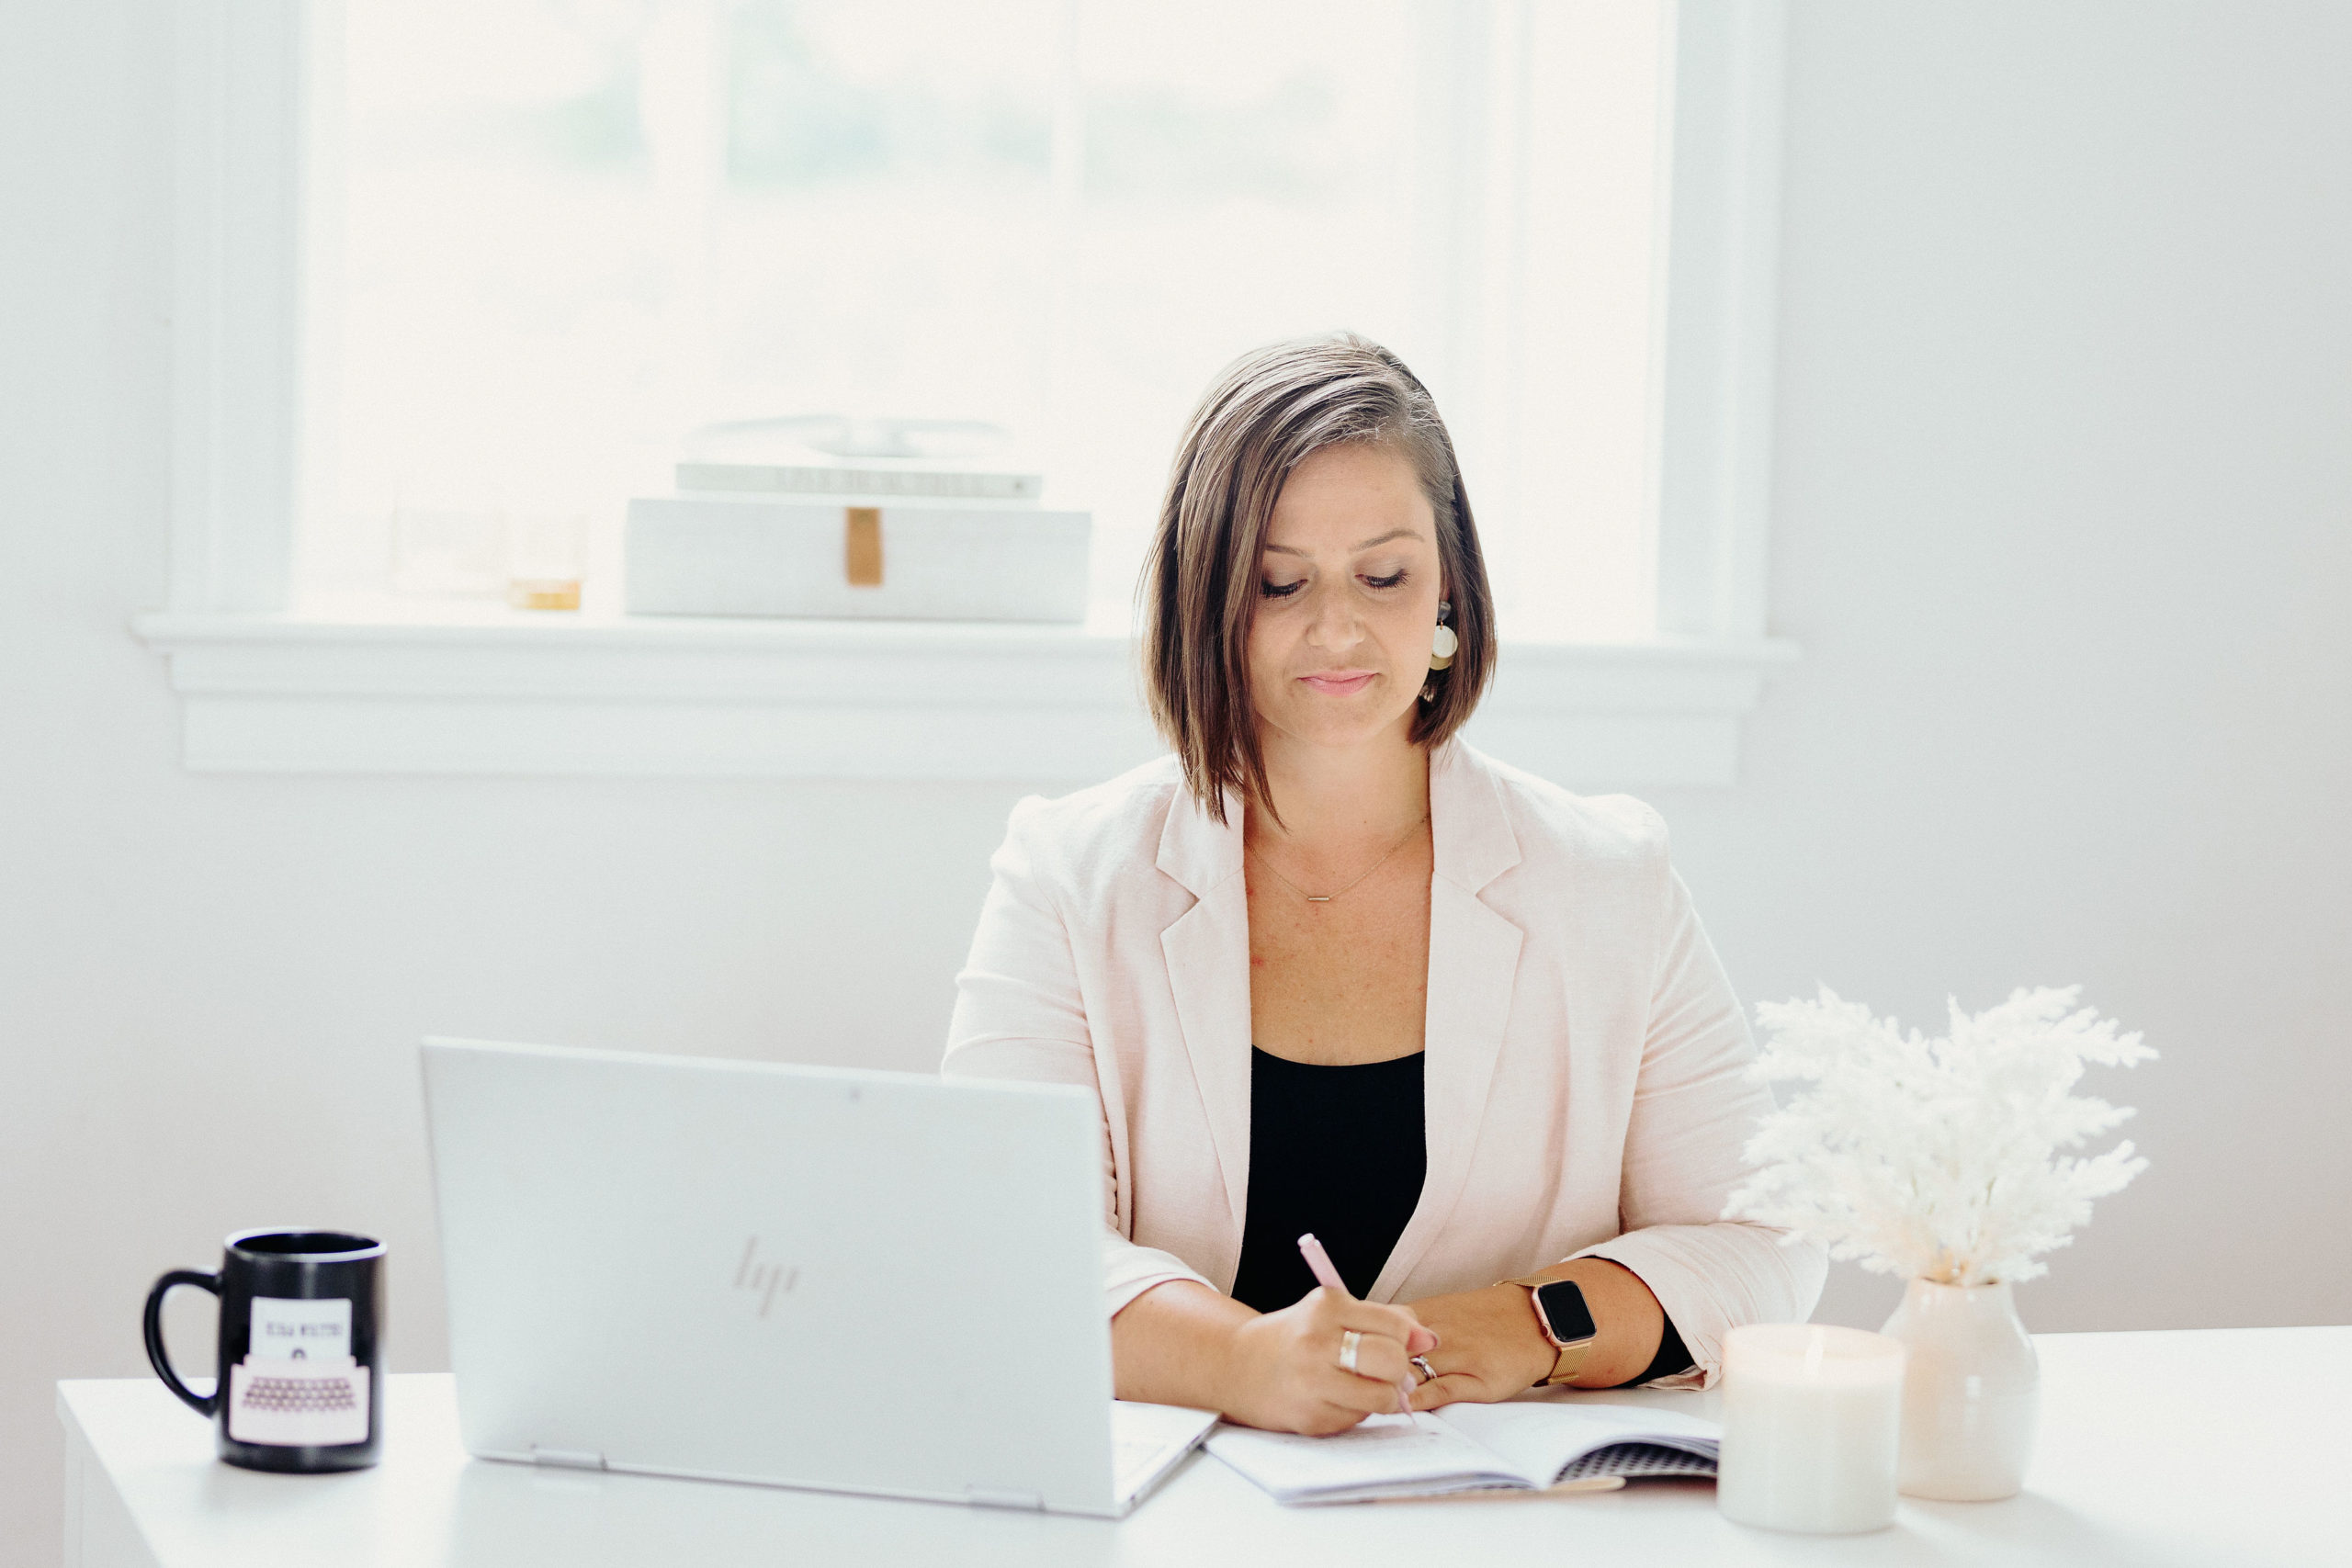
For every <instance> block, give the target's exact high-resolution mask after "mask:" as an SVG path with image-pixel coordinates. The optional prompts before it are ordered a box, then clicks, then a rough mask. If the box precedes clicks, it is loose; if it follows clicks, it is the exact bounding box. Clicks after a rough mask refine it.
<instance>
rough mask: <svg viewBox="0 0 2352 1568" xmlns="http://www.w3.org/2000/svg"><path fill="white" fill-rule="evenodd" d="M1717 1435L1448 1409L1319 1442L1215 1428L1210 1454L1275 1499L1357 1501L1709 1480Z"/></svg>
mask: <svg viewBox="0 0 2352 1568" xmlns="http://www.w3.org/2000/svg"><path fill="white" fill-rule="evenodd" d="M1722 1438H1723V1429H1722V1428H1721V1427H1717V1426H1716V1425H1715V1424H1714V1423H1713V1421H1708V1420H1703V1419H1702V1418H1701V1417H1699V1416H1691V1415H1686V1414H1684V1413H1683V1412H1681V1411H1677V1410H1652V1409H1644V1408H1642V1407H1639V1406H1636V1405H1628V1404H1555V1403H1550V1402H1538V1401H1532V1400H1531V1401H1524V1402H1512V1403H1506V1404H1453V1405H1448V1406H1447V1407H1446V1408H1445V1409H1444V1410H1443V1411H1442V1412H1437V1413H1433V1414H1430V1415H1424V1416H1421V1417H1420V1424H1419V1426H1418V1427H1415V1426H1413V1425H1412V1424H1410V1423H1408V1421H1407V1420H1406V1418H1405V1417H1404V1416H1367V1417H1366V1418H1365V1419H1364V1421H1363V1425H1361V1426H1358V1427H1352V1428H1351V1429H1350V1430H1348V1431H1345V1432H1341V1433H1340V1434H1338V1435H1337V1436H1336V1437H1329V1438H1302V1437H1299V1436H1297V1435H1296V1434H1295V1433H1290V1432H1261V1431H1259V1430H1257V1429H1256V1428H1255V1427H1232V1426H1219V1427H1217V1428H1216V1431H1214V1432H1212V1433H1210V1434H1209V1444H1208V1447H1209V1452H1211V1453H1213V1454H1215V1455H1216V1457H1217V1458H1218V1459H1220V1460H1222V1461H1225V1462H1226V1463H1227V1464H1229V1465H1231V1466H1232V1467H1233V1468H1234V1469H1236V1470H1238V1471H1239V1472H1241V1473H1242V1474H1243V1475H1245V1476H1248V1477H1249V1478H1250V1480H1251V1481H1253V1482H1255V1483H1258V1484H1259V1485H1260V1486H1261V1487H1263V1488H1265V1490H1266V1491H1268V1492H1270V1493H1272V1495H1273V1496H1274V1499H1275V1500H1276V1501H1277V1502H1282V1503H1367V1502H1372V1501H1374V1500H1375V1499H1378V1498H1382V1497H1420V1496H1431V1495H1438V1494H1441V1493H1448V1492H1474V1491H1479V1490H1484V1489H1487V1488H1491V1487H1507V1488H1511V1489H1523V1490H1530V1491H1534V1490H1541V1489H1542V1488H1544V1487H1547V1486H1553V1485H1556V1484H1558V1483H1561V1482H1563V1481H1577V1480H1582V1479H1585V1478H1587V1477H1590V1476H1599V1475H1626V1476H1632V1475H1705V1476H1712V1475H1713V1474H1714V1473H1715V1452H1716V1449H1717V1447H1718V1445H1719V1444H1720V1442H1721V1440H1722Z"/></svg>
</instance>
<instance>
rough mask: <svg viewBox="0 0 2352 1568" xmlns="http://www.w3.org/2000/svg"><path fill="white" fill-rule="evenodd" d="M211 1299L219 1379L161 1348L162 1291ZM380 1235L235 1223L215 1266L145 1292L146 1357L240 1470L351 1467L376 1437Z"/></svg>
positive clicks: (377, 1442) (373, 1451)
mask: <svg viewBox="0 0 2352 1568" xmlns="http://www.w3.org/2000/svg"><path fill="white" fill-rule="evenodd" d="M175 1285H193V1286H195V1287H196V1288H197V1289H198V1290H199V1291H210V1292H212V1293H213V1294H214V1295H216V1296H218V1297H220V1386H219V1388H218V1389H217V1390H216V1391H215V1392H214V1393H210V1394H201V1393H196V1392H194V1391H193V1390H191V1389H190V1388H189V1387H188V1386H187V1384H186V1383H184V1382H180V1379H179V1374H178V1373H177V1372H175V1371H172V1359H171V1357H170V1356H169V1355H167V1354H166V1353H165V1352H164V1296H165V1295H166V1294H167V1293H169V1292H170V1291H171V1289H172V1287H173V1286H175ZM383 1317H384V1244H383V1243H381V1242H379V1241H375V1240H371V1239H370V1238H368V1237H367V1236H364V1235H348V1234H346V1233H345V1232H342V1231H304V1230H286V1229H282V1228H271V1229H268V1230H257V1231H239V1232H238V1233H237V1234H236V1235H232V1236H231V1237H230V1238H229V1239H228V1242H227V1243H226V1245H225V1246H224V1247H223V1249H222V1252H221V1256H220V1272H219V1273H218V1274H200V1273H198V1272H197V1271H196V1270H194V1269H173V1270H172V1271H171V1272H170V1273H168V1274H166V1275H164V1277H163V1278H162V1279H160V1280H156V1281H155V1288H154V1289H153V1290H152V1291H150V1292H147V1317H146V1328H147V1359H148V1360H149V1361H151V1362H153V1364H154V1368H155V1375H156V1376H157V1377H159V1378H162V1379H163V1380H164V1387H166V1388H168V1389H170V1390H171V1391H172V1392H173V1393H175V1394H178V1395H179V1396H180V1398H181V1399H183V1400H184V1401H186V1402H187V1406H188V1408H189V1409H191V1410H194V1411H195V1412H196V1413H197V1414H198V1415H199V1416H204V1417H206V1418H207V1419H209V1420H210V1421H212V1422H213V1423H214V1427H215V1438H216V1440H217V1441H218V1443H219V1445H220V1457H221V1458H222V1459H224V1460H226V1461H229V1462H230V1463H231V1464H237V1465H243V1466H244V1467H245V1468H246V1469H247V1470H279V1471H293V1472H316V1471H327V1470H360V1469H364V1468H366V1467H367V1466H368V1465H371V1464H374V1463H375V1462H376V1459H377V1454H378V1450H379V1449H380V1448H381V1447H382V1444H383V1433H384V1426H383V1402H384V1391H383V1382H384V1378H383V1371H384V1369H383V1360H382V1356H381V1354H380V1352H379V1349H378V1346H377V1329H378V1327H379V1325H380V1324H381V1323H382V1322H383Z"/></svg>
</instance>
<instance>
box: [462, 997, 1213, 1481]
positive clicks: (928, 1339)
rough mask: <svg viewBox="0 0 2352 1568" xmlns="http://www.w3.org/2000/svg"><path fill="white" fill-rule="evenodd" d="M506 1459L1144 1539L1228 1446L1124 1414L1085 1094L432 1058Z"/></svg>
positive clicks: (566, 1061)
mask: <svg viewBox="0 0 2352 1568" xmlns="http://www.w3.org/2000/svg"><path fill="white" fill-rule="evenodd" d="M424 1091H425V1110H426V1115H427V1120H428V1122H429V1123H430V1126H431V1130H432V1138H433V1166H434V1179H435V1190H436V1191H437V1194H438V1198H439V1204H440V1216H441V1251H442V1262H443V1268H444V1270H445V1272H446V1275H447V1286H448V1302H449V1356H450V1361H451V1364H452V1366H453V1367H454V1368H455V1370H456V1372H457V1384H458V1416H459V1420H460V1424H461V1426H462V1427H463V1430H464V1436H465V1443H466V1447H467V1449H468V1450H469V1451H470V1452H472V1453H475V1454H478V1455H480V1456H481V1457H483V1458H486V1459H502V1460H515V1461H521V1462H525V1463H539V1464H556V1465H568V1466H584V1467H588V1468H592V1469H605V1470H625V1471H636V1472H643V1473H647V1474H654V1475H679V1476H696V1477H706V1478H710V1479H716V1480H724V1481H745V1482H759V1483H771V1484H775V1485H779V1486H804V1487H814V1488H819V1489H821V1490H825V1491H838V1492H864V1493H874V1494H877V1495H885V1496H892V1497H922V1498H930V1499H935V1500H942V1501H948V1502H958V1503H985V1504H995V1505H1000V1506H1016V1507H1029V1508H1045V1509H1050V1510H1053V1511H1055V1512H1062V1513H1076V1514H1094V1515H1102V1516H1106V1517H1116V1516H1118V1515H1121V1514H1124V1513H1125V1511H1126V1510H1127V1509H1129V1508H1130V1507H1132V1506H1135V1504H1136V1502H1137V1501H1138V1500H1139V1499H1141V1497H1142V1496H1143V1495H1145V1494H1146V1493H1147V1492H1148V1490H1149V1489H1150V1488H1151V1486H1152V1485H1153V1484H1154V1483H1157V1482H1158V1481H1159V1479H1160V1478H1161V1477H1162V1476H1164V1475H1166V1474H1167V1473H1168V1472H1169V1471H1170V1470H1171V1469H1172V1468H1174V1466H1175V1464H1176V1462H1177V1461H1179V1460H1181V1459H1182V1458H1183V1457H1184V1455H1185V1454H1186V1453H1187V1452H1189V1451H1190V1450H1192V1448H1193V1445H1194V1444H1196V1443H1198V1442H1199V1441H1200V1440H1201V1438H1202V1437H1203V1436H1204V1434H1205V1433H1206V1432H1207V1431H1208V1429H1209V1427H1211V1426H1212V1425H1214V1423H1215V1420H1216V1417H1215V1416H1211V1415H1209V1414H1208V1413H1206V1412H1204V1411H1196V1410H1178V1409H1173V1408H1171V1407H1169V1406H1165V1405H1154V1404H1127V1403H1124V1402H1115V1401H1114V1400H1113V1398H1112V1397H1111V1387H1112V1384H1111V1336H1110V1324H1109V1321H1108V1319H1107V1318H1106V1316H1105V1314H1104V1313H1103V1282H1102V1224H1103V1211H1102V1184H1103V1175H1102V1168H1101V1154H1100V1152H1099V1150H1100V1139H1101V1137H1102V1134H1101V1131H1100V1127H1099V1122H1100V1118H1101V1114H1102V1113H1101V1111H1100V1109H1099V1108H1098V1107H1097V1106H1096V1105H1095V1103H1094V1101H1093V1100H1092V1098H1091V1096H1089V1095H1087V1094H1086V1093H1085V1092H1084V1091H1083V1090H1080V1089H1070V1088H1067V1087H1062V1086H1051V1085H1038V1084H998V1083H974V1082H969V1081H949V1080H942V1079H939V1078H934V1077H922V1076H918V1075H915V1074H910V1073H879V1072H854V1071H849V1070H846V1069H835V1068H820V1067H788V1066H772V1065H768V1064H763V1063H751V1062H720V1061H707V1060H697V1059H693V1058H686V1057H675V1056H659V1055H630V1054H623V1053H616V1052H605V1051H580V1050H568V1049H561V1048H558V1047H553V1046H540V1045H504V1044H494V1043H487V1042H481V1041H464V1040H427V1041H426V1042H425V1043H424Z"/></svg>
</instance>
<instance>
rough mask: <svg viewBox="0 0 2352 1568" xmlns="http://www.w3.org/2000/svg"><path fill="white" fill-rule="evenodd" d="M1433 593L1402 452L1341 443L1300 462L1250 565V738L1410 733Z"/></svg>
mask: <svg viewBox="0 0 2352 1568" xmlns="http://www.w3.org/2000/svg"><path fill="white" fill-rule="evenodd" d="M1440 587H1441V585H1440V583H1439V581H1438V554H1437V525H1436V517H1435V514H1434V513H1432V512H1431V511H1430V503H1429V499H1428V497H1426V496H1424V495H1423V494H1422V493H1421V487H1420V484H1419V480H1417V479H1415V478H1414V475H1413V466H1412V464H1411V462H1410V461H1409V460H1408V459H1407V458H1406V457H1405V456H1404V455H1403V454H1402V453H1399V452H1397V451H1394V450H1392V449H1390V448H1388V447H1385V446H1367V445H1364V444H1363V443H1358V442H1351V443H1347V444H1345V445H1341V446H1326V447H1324V448H1323V449H1322V450H1321V451H1319V452H1317V453H1315V454H1314V455H1313V456H1312V457H1308V458H1307V459H1306V461H1305V462H1303V463H1301V464H1299V466H1298V467H1297V468H1295V469H1293V470H1292V471H1291V476H1290V479H1289V481H1288V482H1287V483H1285V484H1284V485H1283V491H1282V495H1281V498H1280V499H1279V500H1277V501H1276V502H1274V512H1273V516H1272V518H1271V519H1269V521H1268V524H1267V527H1266V542H1265V548H1264V551H1263V553H1262V554H1261V556H1260V557H1259V559H1258V615H1257V620H1256V623H1255V624H1254V625H1253V626H1251V627H1250V686H1251V689H1252V692H1253V694H1254V700H1255V706H1256V709H1257V716H1258V722H1259V724H1260V726H1261V739H1262V740H1263V741H1264V742H1265V743H1267V744H1268V745H1269V746H1271V745H1272V743H1273V742H1274V741H1275V739H1276V737H1278V736H1279V737H1281V738H1282V739H1287V740H1291V741H1295V742H1297V743H1300V744H1303V745H1308V746H1318V747H1357V746H1362V745H1363V744H1364V743H1366V742H1367V741H1370V740H1374V739H1377V738H1379V737H1380V736H1382V735H1383V734H1385V733H1389V732H1396V733H1397V734H1399V735H1402V734H1403V733H1405V732H1407V731H1409V729H1410V728H1411V726H1412V714H1413V709H1414V705H1415V704H1416V703H1417V702H1418V701H1419V697H1420V692H1421V684H1422V682H1425V681H1426V680H1428V679H1429V673H1430V642H1431V640H1432V639H1433V638H1434V637H1435V636H1436V633H1437V604H1438V600H1439V598H1440V597H1441V593H1440Z"/></svg>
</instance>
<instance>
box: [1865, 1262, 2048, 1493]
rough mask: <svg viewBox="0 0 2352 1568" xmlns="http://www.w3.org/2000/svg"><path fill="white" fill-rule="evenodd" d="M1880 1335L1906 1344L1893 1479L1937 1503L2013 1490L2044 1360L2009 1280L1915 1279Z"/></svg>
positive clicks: (2029, 1440) (2029, 1439) (2028, 1445)
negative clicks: (1949, 1281)
mask: <svg viewBox="0 0 2352 1568" xmlns="http://www.w3.org/2000/svg"><path fill="white" fill-rule="evenodd" d="M1884 1332H1885V1333H1886V1334H1888V1335H1890V1336H1891V1337H1894V1338H1896V1339H1900V1340H1902V1341H1903V1343H1904V1346H1905V1349H1906V1350H1907V1351H1908V1353H1909V1357H1910V1359H1909V1361H1908V1363H1907V1364H1906V1366H1905V1371H1904V1374H1903V1453H1902V1458H1901V1460H1900V1461H1899V1462H1898V1466H1897V1470H1896V1475H1895V1485H1896V1487H1897V1489H1898V1490H1900V1491H1901V1492H1902V1493H1903V1494H1904V1495H1905V1496H1909V1497H1932V1498H1937V1499H1939V1500H1941V1501H1944V1502H1953V1503H1976V1502H1987V1501H1990V1500H1991V1499H1993V1498H1996V1497H2014V1496H2015V1495H2017V1493H2018V1488H2019V1487H2020V1486H2022V1485H2024V1484H2025V1466H2026V1461H2027V1460H2028V1459H2029V1458H2030V1457H2031V1455H2032V1453H2033V1430H2034V1423H2035V1421H2036V1419H2037V1417H2038V1416H2040V1414H2041V1360H2040V1359H2039V1358H2038V1357H2036V1356H2035V1355H2034V1352H2033V1341H2032V1340H2031V1339H2030V1338H2028V1337H2026V1332H2025V1325H2024V1324H2023V1323H2021V1322H2019V1321H2018V1308H2017V1303H2016V1301H2015V1300H2014V1299H2013V1298H2012V1297H2011V1295H2010V1294H2009V1287H2008V1286H2007V1284H1996V1285H1939V1284H1937V1283H1935V1282H1934V1281H1933V1280H1912V1281H1911V1284H1910V1287H1909V1288H1908V1289H1907V1290H1905V1292H1903V1304H1902V1305H1900V1306H1898V1307H1896V1308H1895V1309H1894V1316H1893V1317H1890V1318H1888V1319H1887V1320H1886V1327H1885V1329H1884Z"/></svg>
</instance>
